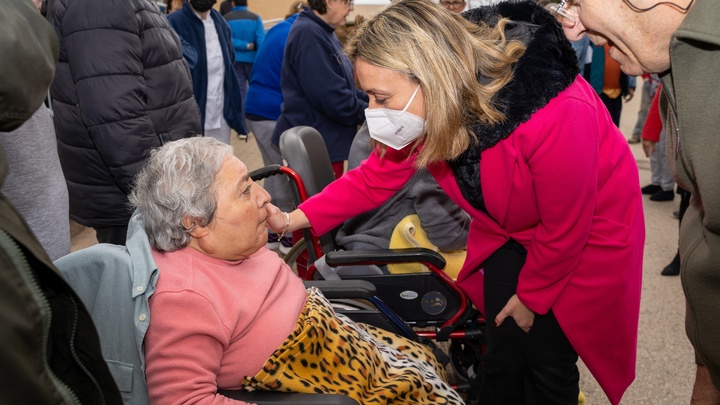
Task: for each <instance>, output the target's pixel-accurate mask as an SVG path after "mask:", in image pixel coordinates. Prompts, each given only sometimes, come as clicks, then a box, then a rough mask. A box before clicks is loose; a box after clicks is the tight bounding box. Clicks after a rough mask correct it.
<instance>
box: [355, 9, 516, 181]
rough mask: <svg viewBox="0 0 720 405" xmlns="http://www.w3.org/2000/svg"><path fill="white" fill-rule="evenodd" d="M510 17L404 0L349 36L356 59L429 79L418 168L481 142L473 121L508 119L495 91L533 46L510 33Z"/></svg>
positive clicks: (419, 79)
mask: <svg viewBox="0 0 720 405" xmlns="http://www.w3.org/2000/svg"><path fill="white" fill-rule="evenodd" d="M506 23H507V20H500V22H499V23H498V24H497V25H496V26H495V27H490V26H478V25H476V24H473V23H471V22H469V21H467V20H465V19H464V18H463V17H462V16H460V15H458V14H455V13H451V12H448V11H447V10H445V9H444V8H442V7H441V6H439V5H438V4H437V3H435V2H433V1H431V0H398V1H394V2H393V3H391V4H390V5H389V6H387V7H386V8H385V9H383V10H382V11H380V13H378V14H377V15H376V16H375V17H373V18H371V19H370V20H368V21H367V22H365V23H364V24H363V25H362V26H360V27H359V28H358V29H357V31H356V32H355V34H354V35H353V36H352V37H351V38H350V39H349V41H348V43H347V45H346V47H345V50H346V52H347V54H348V57H349V58H350V60H352V61H353V62H355V61H357V60H358V59H363V60H365V61H367V62H369V63H371V64H373V65H376V66H379V67H382V68H386V69H390V70H394V71H398V72H402V73H405V74H407V75H408V77H409V78H410V80H411V81H413V82H414V83H418V84H420V85H421V86H422V89H423V96H424V98H425V105H424V107H425V117H426V120H427V132H426V134H425V135H424V138H423V147H422V150H421V151H420V152H419V154H418V158H417V162H416V165H417V166H418V167H424V166H427V165H428V164H430V163H433V162H439V161H447V160H452V159H455V158H457V157H458V156H459V155H460V154H461V153H462V152H464V151H465V150H466V149H468V148H469V147H470V146H471V145H472V144H473V143H474V142H476V141H477V137H476V135H475V133H474V132H473V131H472V124H473V122H480V123H483V124H489V125H491V124H496V123H499V122H502V121H503V120H504V119H505V116H504V115H503V113H502V112H500V111H499V110H498V108H497V107H496V106H495V105H494V102H493V98H494V96H495V94H496V93H497V92H498V91H499V90H500V89H501V88H502V87H503V86H505V85H506V84H507V83H508V82H509V81H510V80H511V78H512V65H513V64H514V63H515V62H517V60H518V59H519V58H520V56H521V55H522V53H523V52H524V51H525V47H524V45H523V44H522V43H520V42H517V41H508V40H506V38H505V35H504V30H503V28H504V26H505V24H506Z"/></svg>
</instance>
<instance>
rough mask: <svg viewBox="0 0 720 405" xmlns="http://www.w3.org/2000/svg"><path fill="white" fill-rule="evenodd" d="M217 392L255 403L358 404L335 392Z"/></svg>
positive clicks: (303, 404) (301, 404) (300, 404)
mask: <svg viewBox="0 0 720 405" xmlns="http://www.w3.org/2000/svg"><path fill="white" fill-rule="evenodd" d="M218 394H220V395H222V396H225V397H228V398H230V399H236V400H238V401H243V402H251V403H255V404H257V405H281V404H286V405H316V404H317V405H358V403H357V401H355V400H354V399H352V398H350V397H346V396H343V395H336V394H299V393H296V392H273V391H253V392H248V391H229V390H227V391H226V390H220V391H218Z"/></svg>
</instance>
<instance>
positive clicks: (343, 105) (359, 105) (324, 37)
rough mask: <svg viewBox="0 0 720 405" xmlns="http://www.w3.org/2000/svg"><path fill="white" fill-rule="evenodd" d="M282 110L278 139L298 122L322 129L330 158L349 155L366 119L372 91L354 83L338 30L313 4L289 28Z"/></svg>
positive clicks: (337, 158)
mask: <svg viewBox="0 0 720 405" xmlns="http://www.w3.org/2000/svg"><path fill="white" fill-rule="evenodd" d="M281 83H282V95H283V100H284V107H283V111H282V113H281V114H280V117H279V118H278V122H277V125H276V126H275V131H274V132H273V143H275V144H276V145H277V144H278V143H279V140H280V135H281V134H282V133H283V132H284V131H285V130H287V129H288V128H292V127H294V126H298V125H309V126H311V127H314V128H315V129H317V130H318V131H319V132H320V134H321V135H322V137H323V139H324V140H325V144H326V146H327V149H328V153H329V154H330V160H331V161H333V162H339V161H342V160H345V159H347V157H348V153H349V151H350V145H351V144H352V141H353V138H354V137H355V133H356V132H357V127H358V125H360V124H362V123H363V122H364V121H365V109H366V108H367V106H368V97H367V95H366V94H365V93H363V92H362V91H360V90H358V89H357V88H356V87H355V80H354V75H353V67H352V64H351V63H350V60H349V59H348V58H347V56H345V54H344V53H343V51H342V46H341V45H340V41H339V40H338V38H337V36H336V35H335V30H334V29H333V28H332V27H331V26H330V25H328V24H327V23H326V22H325V21H323V20H322V19H320V18H319V17H317V16H316V15H315V14H314V13H313V12H312V11H311V10H310V9H305V10H304V11H303V12H301V13H300V15H299V16H298V18H297V20H295V23H294V24H293V25H292V28H291V29H290V34H289V35H288V39H287V43H286V44H285V55H284V56H283V65H282V79H281Z"/></svg>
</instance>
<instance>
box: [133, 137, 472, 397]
mask: <svg viewBox="0 0 720 405" xmlns="http://www.w3.org/2000/svg"><path fill="white" fill-rule="evenodd" d="M130 201H131V203H132V205H133V206H135V207H136V209H137V212H138V214H139V215H140V216H141V218H142V221H143V224H144V228H145V231H146V232H147V234H148V239H149V241H150V245H151V247H152V256H153V258H154V260H155V262H156V263H157V267H158V269H159V270H160V276H159V278H158V280H157V285H156V289H155V292H154V294H153V295H152V297H151V298H150V312H151V313H152V321H151V322H150V325H149V328H148V330H147V334H146V338H145V354H146V362H147V363H146V364H147V366H146V376H147V384H148V393H149V396H150V400H151V402H153V403H158V404H164V403H186V402H192V403H208V404H209V403H225V402H222V401H227V398H222V397H219V396H218V395H217V393H218V390H227V389H230V390H238V389H246V390H278V391H293V392H309V393H318V392H322V393H334V394H342V395H347V396H349V397H352V398H354V399H355V400H357V401H358V402H360V403H364V402H368V401H370V400H378V399H379V400H381V401H382V402H390V403H392V402H398V403H408V402H412V403H428V404H429V403H433V404H435V403H462V399H461V398H460V397H459V395H458V394H457V392H455V391H454V390H453V389H452V388H451V387H450V386H449V385H448V384H447V383H446V382H445V374H444V369H443V368H442V366H441V365H439V364H438V362H437V360H436V359H435V357H434V356H433V355H432V353H431V351H430V349H429V348H427V347H425V346H423V345H420V344H417V343H415V342H412V341H410V340H407V339H405V338H401V337H399V336H397V335H393V334H391V333H389V332H387V331H384V330H381V329H378V328H374V327H372V326H369V325H362V324H357V323H354V322H352V321H351V320H349V319H348V318H346V317H344V316H342V315H340V314H335V312H334V311H333V309H332V307H331V305H330V304H329V302H328V301H327V299H326V298H325V297H323V295H322V294H321V293H319V292H318V291H317V290H316V289H314V288H310V289H307V290H306V289H305V287H304V285H303V283H302V281H301V280H300V279H299V278H298V277H297V276H296V275H295V274H294V273H293V272H292V270H291V269H290V267H288V266H287V265H286V264H285V263H284V262H283V261H282V259H281V258H279V257H278V255H277V254H276V253H274V252H272V251H270V250H268V249H267V248H266V247H265V244H266V239H267V229H266V222H265V220H266V217H267V216H268V212H267V208H268V206H269V205H268V204H269V201H270V197H269V195H268V193H267V192H266V191H265V190H263V189H262V188H261V187H259V186H258V185H257V184H255V183H254V182H253V180H252V179H251V178H250V175H249V171H248V169H247V167H246V166H245V165H244V164H243V163H242V162H241V161H240V160H238V159H237V158H236V157H235V156H233V151H232V148H231V147H230V146H228V145H225V144H222V143H220V142H217V141H215V140H213V139H211V138H191V139H184V140H181V141H176V142H171V143H169V144H167V145H165V146H164V147H162V148H160V149H158V150H155V151H153V153H152V155H151V157H150V159H149V160H148V163H147V165H146V166H145V168H144V169H143V170H142V171H141V172H140V174H139V175H138V176H137V178H136V184H135V187H134V189H133V192H132V194H131V196H130Z"/></svg>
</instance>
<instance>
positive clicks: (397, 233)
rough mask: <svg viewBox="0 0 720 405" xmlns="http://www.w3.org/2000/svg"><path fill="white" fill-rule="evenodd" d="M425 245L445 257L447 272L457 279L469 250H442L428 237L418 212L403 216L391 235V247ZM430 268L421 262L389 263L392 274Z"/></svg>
mask: <svg viewBox="0 0 720 405" xmlns="http://www.w3.org/2000/svg"><path fill="white" fill-rule="evenodd" d="M416 247H423V248H427V249H430V250H434V251H436V252H438V253H440V255H441V256H442V257H444V258H445V262H446V265H445V269H444V271H445V274H447V275H448V276H450V278H452V279H453V280H456V279H457V275H458V273H460V269H462V266H463V263H465V256H467V250H465V249H463V250H458V251H456V252H441V251H440V249H438V247H437V246H435V245H433V244H432V242H430V239H428V236H427V233H426V232H425V230H424V229H422V226H421V225H420V218H419V217H418V216H417V214H412V215H408V216H406V217H405V218H403V219H402V220H401V221H400V222H398V224H397V225H396V226H395V229H394V230H393V233H392V236H391V237H390V249H407V248H416ZM429 271H430V270H429V269H428V268H427V267H426V266H425V265H423V264H420V263H390V264H388V272H390V273H391V274H408V273H426V272H429Z"/></svg>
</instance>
